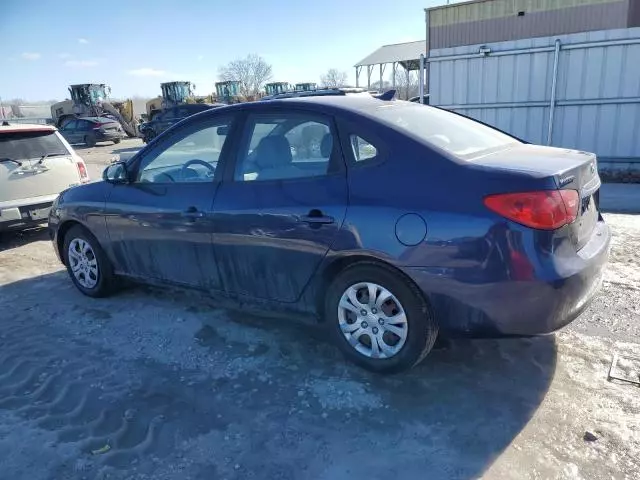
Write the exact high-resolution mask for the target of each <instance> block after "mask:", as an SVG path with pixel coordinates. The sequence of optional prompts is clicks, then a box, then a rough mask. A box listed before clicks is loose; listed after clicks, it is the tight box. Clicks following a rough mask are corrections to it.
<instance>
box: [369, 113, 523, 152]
mask: <svg viewBox="0 0 640 480" xmlns="http://www.w3.org/2000/svg"><path fill="white" fill-rule="evenodd" d="M372 113H373V114H374V115H375V116H376V117H377V118H378V119H379V120H381V121H383V122H384V123H387V124H388V125H391V126H394V127H396V128H398V129H400V130H405V131H407V132H408V133H411V134H413V135H416V136H418V137H419V138H421V139H423V140H424V141H426V142H427V143H429V144H431V145H433V146H435V147H438V148H440V149H442V150H445V151H447V152H449V153H452V154H453V155H455V156H457V157H460V158H463V159H472V158H474V157H477V156H478V155H481V154H482V153H485V152H488V151H491V150H498V149H501V148H504V147H507V146H509V145H513V144H518V143H520V142H519V141H518V140H516V139H515V138H513V137H510V136H509V135H506V134H504V133H502V132H499V131H497V130H494V129H493V128H491V127H488V126H486V125H483V124H481V123H478V122H476V121H474V120H471V119H470V118H466V117H463V116H460V115H456V114H454V113H451V112H447V111H445V110H441V109H438V108H432V107H427V106H425V105H420V104H415V103H408V102H397V103H396V102H394V103H390V104H388V105H383V106H380V107H378V108H376V109H375V110H374V111H373V112H372Z"/></svg>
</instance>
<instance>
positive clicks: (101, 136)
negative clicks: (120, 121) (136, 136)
mask: <svg viewBox="0 0 640 480" xmlns="http://www.w3.org/2000/svg"><path fill="white" fill-rule="evenodd" d="M125 137H126V134H125V133H124V132H97V133H96V140H97V141H98V142H103V141H104V142H107V141H112V140H117V139H120V140H122V139H123V138H125Z"/></svg>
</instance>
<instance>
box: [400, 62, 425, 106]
mask: <svg viewBox="0 0 640 480" xmlns="http://www.w3.org/2000/svg"><path fill="white" fill-rule="evenodd" d="M395 76H396V90H397V91H398V93H397V95H396V98H400V99H402V100H408V99H410V98H411V97H415V96H416V95H418V90H419V88H418V83H419V81H420V80H419V75H417V74H416V72H412V71H407V70H405V69H403V68H399V69H398V71H397V72H395Z"/></svg>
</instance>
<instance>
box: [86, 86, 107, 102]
mask: <svg viewBox="0 0 640 480" xmlns="http://www.w3.org/2000/svg"><path fill="white" fill-rule="evenodd" d="M89 92H90V95H91V102H92V103H100V102H102V101H103V100H104V99H105V98H106V97H107V94H106V91H105V87H102V86H100V87H91V88H90V90H89Z"/></svg>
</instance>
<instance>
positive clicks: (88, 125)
mask: <svg viewBox="0 0 640 480" xmlns="http://www.w3.org/2000/svg"><path fill="white" fill-rule="evenodd" d="M94 125H95V126H97V125H96V124H94V123H93V122H89V121H87V120H78V126H77V127H76V128H77V129H78V130H83V131H87V130H91V129H92V128H93V127H94Z"/></svg>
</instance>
